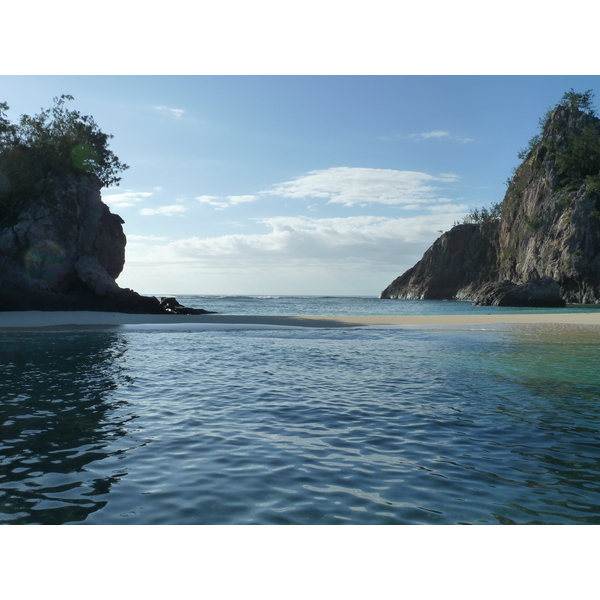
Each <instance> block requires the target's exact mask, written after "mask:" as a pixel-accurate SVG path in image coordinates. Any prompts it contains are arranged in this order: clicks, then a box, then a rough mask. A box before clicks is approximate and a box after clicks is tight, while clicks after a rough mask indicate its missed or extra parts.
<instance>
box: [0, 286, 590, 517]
mask: <svg viewBox="0 0 600 600" xmlns="http://www.w3.org/2000/svg"><path fill="white" fill-rule="evenodd" d="M200 300H201V305H202V306H204V307H205V308H209V309H210V308H211V306H208V304H207V303H206V302H205V300H206V299H205V298H203V299H199V301H200ZM180 301H182V302H183V303H184V304H188V305H190V304H191V302H189V300H188V299H186V300H185V302H184V301H183V297H180ZM228 301H231V302H235V301H234V300H228ZM271 301H272V303H273V304H272V306H276V303H277V300H276V299H272V300H271ZM244 302H247V303H248V304H251V300H247V301H244ZM265 302H267V301H266V300H265ZM294 302H296V304H298V305H299V304H302V302H301V299H295V300H294ZM347 302H352V301H347V300H344V299H341V300H340V304H344V303H346V306H347ZM238 303H239V304H241V303H242V301H239V302H238ZM256 303H259V304H260V303H261V301H260V300H257V301H256ZM333 304H334V303H333V302H332V305H333ZM381 304H386V305H390V304H391V305H392V306H393V305H398V309H400V306H401V305H402V304H403V302H397V301H389V302H385V301H381ZM411 304H412V303H411ZM427 304H432V303H427ZM437 304H445V305H446V304H459V303H437ZM261 307H262V305H261ZM287 308H289V305H288V306H284V307H283V308H282V307H281V306H280V307H279V309H277V310H282V312H280V313H275V312H272V313H271V314H292V313H288V312H287V310H284V309H287ZM305 308H306V306H305ZM308 308H310V309H312V308H314V306H310V307H308ZM308 308H307V309H306V312H304V313H301V312H299V311H294V312H295V313H296V314H309V313H310V312H311V310H308ZM338 308H340V307H339V306H338ZM213 309H214V310H218V308H213ZM340 310H341V309H340ZM486 310H488V311H489V308H488V307H486ZM222 312H225V311H222ZM238 312H241V311H238ZM261 312H263V314H266V313H265V311H261ZM319 312H320V313H321V314H325V313H323V311H319ZM329 314H340V313H333V312H330V313H329ZM355 314H356V313H355ZM359 314H360V313H359ZM430 314H431V313H430ZM599 364H600V328H593V327H588V328H584V327H571V328H569V327H564V326H557V327H541V326H537V327H534V326H531V327H529V328H525V329H509V328H504V329H495V330H491V329H487V330H486V329H483V328H480V329H473V330H460V329H459V330H449V329H440V330H435V329H400V328H389V327H387V328H338V329H314V328H307V329H301V328H279V329H269V328H244V327H240V328H239V329H220V328H214V329H206V328H204V329H203V328H199V327H195V326H193V325H190V326H185V327H154V328H152V327H147V326H127V327H120V328H113V329H105V330H77V331H75V330H72V331H54V332H43V333H42V332H15V333H3V334H0V374H1V375H0V522H2V523H14V524H24V523H41V524H59V523H85V524H163V523H171V524H337V523H339V524H343V523H349V524H454V523H472V524H508V523H568V524H577V523H587V524H591V523H600V411H599V402H600V370H599V369H598V365H599Z"/></svg>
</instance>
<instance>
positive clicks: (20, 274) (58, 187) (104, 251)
mask: <svg viewBox="0 0 600 600" xmlns="http://www.w3.org/2000/svg"><path fill="white" fill-rule="evenodd" d="M101 187H102V184H101V182H100V181H99V180H98V178H97V177H95V176H94V175H90V174H78V175H73V174H69V175H65V176H63V177H61V178H55V179H47V180H45V181H44V182H42V183H41V184H40V185H39V186H38V191H36V192H35V193H32V194H30V195H29V196H28V197H25V198H22V199H20V201H19V202H18V204H16V205H15V206H12V207H10V210H7V211H5V212H4V213H2V215H1V217H2V218H1V219H0V310H2V311H10V310H97V311H110V312H113V311H114V312H126V313H151V314H161V313H168V312H172V311H168V310H167V309H166V308H165V307H163V306H161V304H160V302H159V301H158V299H157V298H154V297H146V296H140V295H139V294H137V293H136V292H134V291H132V290H129V289H123V288H120V287H119V286H118V285H117V283H116V281H115V279H116V278H117V277H118V276H119V274H120V273H121V271H122V270H123V266H124V264H125V245H126V243H127V240H126V237H125V234H124V233H123V219H121V217H119V216H118V215H115V214H113V213H111V212H110V210H109V208H108V206H106V204H104V203H103V202H102V198H101V195H100V188H101Z"/></svg>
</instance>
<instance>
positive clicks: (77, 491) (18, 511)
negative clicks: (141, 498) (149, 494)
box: [0, 331, 135, 524]
mask: <svg viewBox="0 0 600 600" xmlns="http://www.w3.org/2000/svg"><path fill="white" fill-rule="evenodd" d="M125 351H126V343H125V341H124V340H123V338H122V337H120V336H119V335H118V334H117V333H116V332H111V331H105V332H98V331H95V332H64V333H10V334H0V523H4V524H6V523H12V524H26V523H35V524H61V523H65V522H73V521H75V522H78V521H83V520H84V519H85V518H86V517H87V516H88V515H89V514H90V513H92V512H95V511H97V510H99V509H100V508H102V507H103V506H104V505H105V504H106V501H105V500H104V499H102V500H101V499H100V498H97V497H103V498H105V496H104V495H105V494H106V493H107V492H108V490H109V489H110V487H111V486H112V485H113V484H114V483H115V482H116V481H118V479H119V478H120V477H122V476H124V475H125V473H117V474H113V475H111V476H109V477H107V476H99V477H94V476H93V475H92V476H91V475H90V473H89V472H86V470H87V469H86V467H88V466H89V465H90V464H91V463H92V462H94V461H98V460H102V459H103V458H105V457H106V456H107V455H108V451H107V447H108V446H109V444H110V445H111V446H112V447H114V442H115V440H117V439H118V438H120V437H122V436H123V435H124V434H125V433H126V430H127V421H130V420H131V419H134V418H135V416H134V415H131V414H129V415H128V416H127V417H123V418H122V419H120V420H119V419H116V420H115V419H114V412H115V410H116V409H118V408H119V407H120V406H121V405H122V404H123V402H122V401H121V402H115V401H113V400H111V398H112V396H113V392H114V390H115V389H116V388H117V387H119V386H122V385H128V376H127V373H126V370H125V368H124V366H123V355H124V353H125ZM126 412H127V411H124V414H125V413H126ZM109 415H110V416H111V418H109Z"/></svg>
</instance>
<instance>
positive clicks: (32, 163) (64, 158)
mask: <svg viewBox="0 0 600 600" xmlns="http://www.w3.org/2000/svg"><path fill="white" fill-rule="evenodd" d="M68 100H73V96H69V95H64V94H63V95H62V96H59V97H55V98H54V106H53V107H52V108H49V109H46V110H42V112H40V113H39V114H37V115H34V116H32V117H31V116H29V115H22V116H21V118H20V120H19V122H18V123H11V122H10V121H9V119H8V118H7V117H6V112H7V111H8V109H9V106H8V104H7V103H6V102H0V205H2V204H4V205H6V204H7V202H9V201H10V200H11V199H16V198H17V197H19V196H23V194H25V193H28V192H31V191H32V190H33V189H36V187H35V186H36V185H37V186H39V183H40V182H41V181H43V180H46V179H49V178H54V177H61V176H63V175H65V174H67V173H76V174H77V173H90V174H93V175H95V176H96V177H98V179H99V180H100V182H101V183H102V185H103V186H110V185H118V184H119V181H120V180H121V178H120V177H119V174H120V173H122V172H123V171H124V170H125V169H127V168H128V166H127V165H125V164H123V163H121V161H120V160H119V159H118V158H117V157H116V156H115V155H114V154H113V152H111V150H109V148H108V141H109V140H110V139H111V138H112V137H113V136H112V135H108V134H106V133H103V132H102V131H101V130H100V128H99V127H98V125H97V124H96V122H95V121H94V119H93V118H92V117H91V116H86V115H82V114H81V113H79V112H78V111H76V110H68V109H67V107H66V102H67V101H68Z"/></svg>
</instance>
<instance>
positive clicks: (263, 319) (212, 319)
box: [0, 311, 600, 332]
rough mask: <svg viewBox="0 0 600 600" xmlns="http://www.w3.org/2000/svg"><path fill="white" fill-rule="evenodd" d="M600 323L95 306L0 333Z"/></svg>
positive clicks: (0, 325) (596, 318) (29, 320)
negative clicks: (159, 311)
mask: <svg viewBox="0 0 600 600" xmlns="http://www.w3.org/2000/svg"><path fill="white" fill-rule="evenodd" d="M496 324H498V325H499V324H508V325H532V324H553V325H556V324H561V325H600V312H599V311H596V312H590V313H547V314H504V315H498V314H494V315H492V314H488V315H372V316H371V315H345V316H318V315H314V316H313V315H311V316H305V315H299V316H276V315H264V316H261V315H221V314H207V315H146V314H127V313H109V312H106V313H105V312H92V311H72V312H71V311H55V312H54V311H48V312H46V311H23V312H0V332H10V331H15V330H20V331H23V330H26V331H29V330H32V331H35V330H56V329H65V328H66V329H79V328H93V329H96V328H107V327H108V328H110V327H119V326H128V325H130V326H131V325H156V326H161V327H162V326H167V327H168V326H172V325H174V326H177V325H206V326H211V325H215V326H239V325H248V326H258V327H265V326H272V327H369V326H395V327H403V326H405V327H411V328H413V327H419V326H424V327H436V326H442V327H453V326H456V327H465V326H472V325H496Z"/></svg>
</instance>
